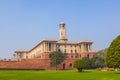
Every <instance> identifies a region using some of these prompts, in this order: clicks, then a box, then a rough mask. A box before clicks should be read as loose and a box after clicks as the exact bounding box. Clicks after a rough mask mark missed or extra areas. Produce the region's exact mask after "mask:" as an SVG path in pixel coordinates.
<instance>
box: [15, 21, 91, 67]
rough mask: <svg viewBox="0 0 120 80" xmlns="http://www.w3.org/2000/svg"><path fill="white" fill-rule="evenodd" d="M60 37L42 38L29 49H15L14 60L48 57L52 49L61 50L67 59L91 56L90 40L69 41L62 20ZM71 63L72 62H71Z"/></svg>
mask: <svg viewBox="0 0 120 80" xmlns="http://www.w3.org/2000/svg"><path fill="white" fill-rule="evenodd" d="M59 36H60V39H59V40H58V41H57V40H55V39H43V40H42V41H41V42H40V43H38V44H37V45H36V46H34V47H33V48H32V49H31V50H28V51H24V50H17V51H15V54H14V60H22V59H36V58H38V59H49V54H50V53H51V52H53V51H61V52H62V53H64V54H65V56H66V60H67V59H73V60H75V59H81V58H83V57H89V58H92V57H93V51H92V43H93V42H92V41H91V40H80V41H78V42H70V41H68V39H67V31H66V27H65V23H64V22H60V24H59ZM71 65H72V64H71Z"/></svg>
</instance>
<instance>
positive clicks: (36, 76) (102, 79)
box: [0, 70, 120, 80]
mask: <svg viewBox="0 0 120 80" xmlns="http://www.w3.org/2000/svg"><path fill="white" fill-rule="evenodd" d="M0 80H120V71H118V72H114V71H110V72H101V71H94V70H87V71H84V72H77V71H26V70H25V71H24V70H23V71H22V70H0Z"/></svg>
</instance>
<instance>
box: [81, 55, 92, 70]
mask: <svg viewBox="0 0 120 80" xmlns="http://www.w3.org/2000/svg"><path fill="white" fill-rule="evenodd" d="M82 59H83V60H85V61H86V63H87V66H86V68H87V69H89V68H91V59H89V58H88V57H84V58H82Z"/></svg>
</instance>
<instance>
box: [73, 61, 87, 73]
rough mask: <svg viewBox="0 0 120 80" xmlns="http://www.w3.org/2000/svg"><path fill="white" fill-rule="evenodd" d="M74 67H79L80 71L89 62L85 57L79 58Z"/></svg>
mask: <svg viewBox="0 0 120 80" xmlns="http://www.w3.org/2000/svg"><path fill="white" fill-rule="evenodd" d="M73 67H74V68H77V70H78V71H79V72H82V71H83V69H84V68H86V67H87V62H86V61H85V59H78V60H76V61H75V62H74V64H73Z"/></svg>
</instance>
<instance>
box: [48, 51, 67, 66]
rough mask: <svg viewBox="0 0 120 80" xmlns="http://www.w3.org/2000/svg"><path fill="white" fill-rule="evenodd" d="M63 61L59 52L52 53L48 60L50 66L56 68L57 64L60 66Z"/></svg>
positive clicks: (62, 55) (62, 56)
mask: <svg viewBox="0 0 120 80" xmlns="http://www.w3.org/2000/svg"><path fill="white" fill-rule="evenodd" d="M64 59H65V57H64V54H63V53H62V52H60V51H58V52H52V53H51V54H50V60H51V63H50V65H51V66H57V65H58V64H61V62H63V61H64Z"/></svg>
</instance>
